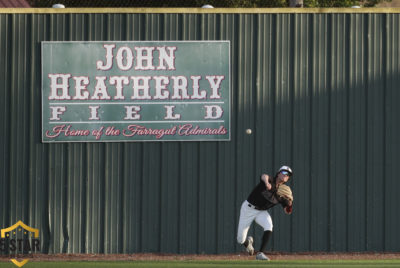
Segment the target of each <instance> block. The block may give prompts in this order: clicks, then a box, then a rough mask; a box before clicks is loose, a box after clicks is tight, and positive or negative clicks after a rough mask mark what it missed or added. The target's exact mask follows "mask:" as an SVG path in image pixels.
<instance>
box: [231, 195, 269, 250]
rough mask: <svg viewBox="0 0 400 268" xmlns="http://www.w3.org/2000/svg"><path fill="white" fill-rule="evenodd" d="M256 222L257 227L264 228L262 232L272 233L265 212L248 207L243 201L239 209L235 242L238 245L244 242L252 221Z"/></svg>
mask: <svg viewBox="0 0 400 268" xmlns="http://www.w3.org/2000/svg"><path fill="white" fill-rule="evenodd" d="M254 220H255V221H256V223H257V224H258V225H260V226H261V227H262V228H264V231H271V232H272V228H273V225H272V218H271V215H269V213H268V211H267V210H258V209H255V208H252V207H249V202H247V200H245V201H244V202H243V204H242V207H241V209H240V218H239V225H238V233H237V241H238V243H239V244H243V243H244V241H246V237H247V232H248V231H249V228H250V225H251V224H252V223H253V221H254Z"/></svg>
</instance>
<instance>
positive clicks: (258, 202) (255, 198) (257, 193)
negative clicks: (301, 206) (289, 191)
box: [247, 177, 289, 210]
mask: <svg viewBox="0 0 400 268" xmlns="http://www.w3.org/2000/svg"><path fill="white" fill-rule="evenodd" d="M275 181H276V178H273V179H272V181H270V183H271V190H267V186H265V183H264V182H263V181H262V180H261V177H260V183H259V184H257V186H256V187H255V188H254V189H253V191H251V193H250V195H249V197H248V198H247V201H248V202H249V203H250V204H252V205H253V206H255V207H256V208H257V209H259V210H267V209H270V208H272V207H273V206H275V205H277V204H281V205H282V206H283V207H286V206H288V205H289V204H288V203H287V201H286V199H284V198H281V197H280V196H278V195H277V194H276V192H277V190H278V189H277V188H276V184H275Z"/></svg>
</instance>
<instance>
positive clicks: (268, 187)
mask: <svg viewBox="0 0 400 268" xmlns="http://www.w3.org/2000/svg"><path fill="white" fill-rule="evenodd" d="M269 178H270V177H269V175H267V174H262V175H261V180H262V181H263V182H264V183H265V187H267V190H271V188H272V186H271V183H270V182H269Z"/></svg>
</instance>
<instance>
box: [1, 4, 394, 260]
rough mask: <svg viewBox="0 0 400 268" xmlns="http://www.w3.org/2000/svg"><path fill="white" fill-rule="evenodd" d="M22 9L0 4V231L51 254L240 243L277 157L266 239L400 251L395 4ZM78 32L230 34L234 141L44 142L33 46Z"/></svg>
mask: <svg viewBox="0 0 400 268" xmlns="http://www.w3.org/2000/svg"><path fill="white" fill-rule="evenodd" d="M26 10H27V11H24V10H15V9H13V10H3V11H1V12H0V191H1V192H0V202H1V206H0V225H1V226H0V227H1V228H5V227H8V226H10V225H12V224H14V223H15V222H17V221H18V220H22V221H23V222H25V223H26V224H28V225H30V226H33V227H36V228H39V229H40V238H41V241H42V243H43V246H42V249H43V251H44V252H50V253H60V252H64V253H65V252H68V253H80V252H82V253H132V252H171V253H227V252H238V251H240V250H242V248H241V247H239V245H237V243H236V228H237V223H238V217H239V208H240V205H241V203H242V201H243V200H244V199H245V198H246V197H247V195H248V194H249V192H250V191H251V189H252V188H253V186H254V185H255V184H256V183H257V181H258V176H259V175H260V173H261V172H263V171H265V172H267V173H269V174H272V173H274V172H275V170H276V169H277V168H278V167H279V166H280V165H282V164H288V165H290V166H292V167H293V170H294V177H293V180H292V181H291V182H290V185H291V186H292V188H293V191H294V196H295V203H294V213H293V215H292V216H287V215H285V214H284V213H283V211H282V209H280V208H278V207H276V208H274V209H273V210H272V212H271V214H272V217H273V221H274V225H275V227H274V235H273V239H272V241H271V243H270V244H269V247H268V250H275V251H294V252H304V251H330V252H338V251H361V252H362V251H400V243H399V242H398V238H399V237H400V231H399V230H400V229H399V228H398V226H399V225H400V215H399V213H398V211H399V209H398V205H397V202H398V190H399V188H400V180H399V179H398V175H397V173H398V168H399V166H400V165H399V164H400V163H399V162H400V161H399V159H400V158H399V156H398V152H399V151H400V150H399V149H400V142H399V138H398V137H399V134H398V133H399V132H400V127H399V117H398V116H399V115H400V105H399V101H400V90H399V85H400V27H399V26H400V14H398V13H399V10H394V11H393V13H391V12H390V11H387V10H386V11H385V13H373V12H378V11H377V10H376V9H375V10H374V9H372V10H371V13H363V12H365V10H364V11H358V10H354V11H353V10H349V9H344V10H343V13H340V12H341V11H339V10H336V11H335V10H328V9H327V10H321V13H316V12H315V10H312V11H310V13H306V12H307V11H304V13H286V14H285V13H284V12H287V11H286V10H280V11H279V10H278V11H277V10H273V11H270V10H268V9H260V10H254V9H252V10H249V12H248V11H247V10H242V13H240V12H241V11H239V13H235V12H230V11H229V10H228V11H225V10H223V9H214V10H211V11H207V12H211V13H209V14H206V13H204V11H201V10H200V9H193V10H192V11H190V10H189V11H185V12H182V13H180V12H174V11H170V12H169V11H168V10H161V11H154V13H152V12H153V11H151V10H150V11H148V10H147V11H146V10H143V9H131V10H126V9H121V10H119V11H118V10H115V9H114V10H111V12H113V13H105V12H104V10H103V11H102V12H99V13H96V11H90V10H88V11H85V10H69V9H66V10H65V11H63V10H61V11H54V10H51V9H43V10H34V9H26ZM93 12H95V13H93ZM149 12H150V13H149ZM280 12H281V13H280ZM290 12H291V11H290ZM302 12H303V11H302ZM350 12H353V13H350ZM355 12H358V13H355ZM245 13H247V14H245ZM75 40H76V41H78V40H79V41H80V40H85V41H92V40H93V41H99V40H230V42H231V56H232V58H231V71H232V73H231V78H232V81H231V85H232V87H231V89H232V117H231V122H232V133H231V137H232V139H231V141H229V142H144V143H139V142H138V143H79V144H78V143H68V144H67V143H62V144H43V143H41V61H40V59H41V55H40V42H41V41H75ZM248 128H250V129H252V130H253V133H252V134H251V135H247V134H246V133H245V130H246V129H248ZM250 233H252V234H254V233H256V235H259V234H261V229H260V228H259V227H256V228H254V227H253V228H251V230H250ZM258 244H259V237H258V236H256V245H257V247H258Z"/></svg>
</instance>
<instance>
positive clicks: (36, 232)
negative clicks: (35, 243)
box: [1, 221, 39, 238]
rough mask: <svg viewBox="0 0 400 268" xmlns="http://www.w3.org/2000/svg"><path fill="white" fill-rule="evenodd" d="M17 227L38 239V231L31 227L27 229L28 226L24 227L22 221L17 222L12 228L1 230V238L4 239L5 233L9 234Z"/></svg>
mask: <svg viewBox="0 0 400 268" xmlns="http://www.w3.org/2000/svg"><path fill="white" fill-rule="evenodd" d="M19 226H21V227H22V228H24V229H25V230H28V231H29V232H32V233H34V234H35V237H39V229H35V228H32V227H29V226H28V225H26V224H25V223H23V222H22V221H18V222H17V223H16V224H14V225H13V226H10V227H8V228H5V229H1V237H2V238H5V237H6V233H8V232H11V231H12V230H15V229H17V228H18V227H19Z"/></svg>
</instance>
